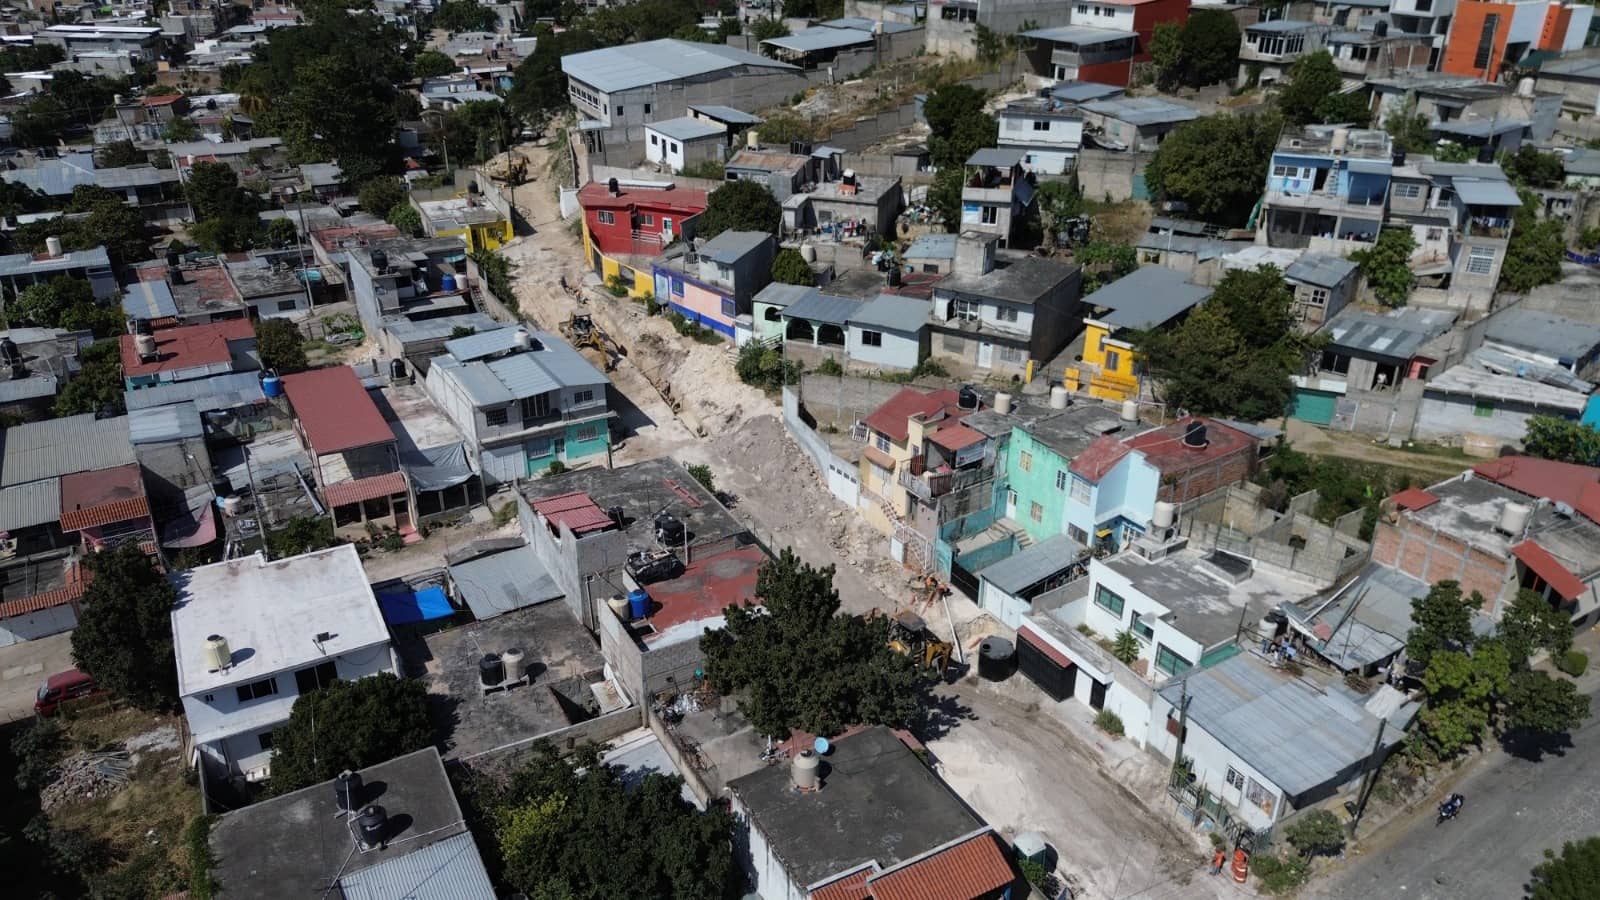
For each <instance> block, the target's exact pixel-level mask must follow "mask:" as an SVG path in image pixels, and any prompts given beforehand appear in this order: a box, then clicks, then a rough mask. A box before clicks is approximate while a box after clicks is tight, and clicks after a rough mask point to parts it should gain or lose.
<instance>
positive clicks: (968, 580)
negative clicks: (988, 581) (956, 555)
mask: <svg viewBox="0 0 1600 900" xmlns="http://www.w3.org/2000/svg"><path fill="white" fill-rule="evenodd" d="M950 586H951V587H953V588H955V589H956V590H958V591H960V592H961V593H963V594H966V595H967V599H968V600H971V601H972V602H974V603H976V602H978V576H977V575H975V574H973V573H972V572H971V571H970V570H968V569H967V567H966V566H963V565H962V564H961V563H958V562H956V561H955V560H951V561H950Z"/></svg>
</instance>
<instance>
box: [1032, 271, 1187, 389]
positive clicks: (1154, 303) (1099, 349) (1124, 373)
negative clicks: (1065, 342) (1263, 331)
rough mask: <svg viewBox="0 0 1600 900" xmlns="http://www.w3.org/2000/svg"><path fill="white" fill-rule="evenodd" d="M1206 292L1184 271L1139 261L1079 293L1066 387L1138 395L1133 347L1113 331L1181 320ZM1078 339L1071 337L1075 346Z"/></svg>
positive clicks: (1063, 379) (1139, 383)
mask: <svg viewBox="0 0 1600 900" xmlns="http://www.w3.org/2000/svg"><path fill="white" fill-rule="evenodd" d="M1210 297H1211V289H1210V288H1205V287H1200V286H1199V285H1196V284H1191V283H1190V282H1189V281H1188V280H1187V279H1186V278H1185V277H1184V275H1183V273H1181V272H1178V271H1175V270H1173V269H1169V268H1165V267H1163V266H1142V267H1140V268H1138V269H1135V270H1134V271H1132V272H1130V273H1128V274H1127V275H1124V276H1122V277H1121V278H1118V279H1117V280H1116V281H1113V282H1111V283H1110V284H1108V285H1106V286H1105V287H1103V288H1101V289H1099V290H1098V291H1095V292H1094V293H1092V294H1090V295H1089V296H1087V297H1085V298H1083V306H1084V308H1085V315H1084V319H1083V334H1082V336H1081V341H1082V346H1081V347H1079V348H1078V352H1075V353H1072V354H1070V355H1071V356H1072V357H1073V361H1072V362H1070V363H1068V364H1067V365H1066V366H1065V367H1064V368H1063V369H1062V376H1061V383H1062V385H1063V386H1064V387H1066V389H1067V390H1069V391H1073V392H1075V393H1085V394H1088V395H1089V396H1091V397H1098V398H1100V399H1102V400H1114V401H1122V400H1137V399H1138V398H1139V396H1140V394H1141V392H1142V381H1141V377H1140V376H1141V366H1140V365H1139V358H1138V352H1137V351H1136V350H1135V349H1134V346H1133V344H1132V343H1130V342H1129V341H1128V340H1127V339H1126V338H1119V337H1116V334H1117V332H1118V331H1121V330H1123V329H1127V330H1130V331H1148V330H1150V329H1154V328H1161V327H1164V326H1166V325H1168V324H1169V323H1172V322H1176V321H1180V320H1181V319H1182V318H1183V317H1184V316H1186V315H1188V313H1189V311H1190V310H1191V309H1193V308H1195V307H1196V306H1199V305H1200V304H1201V303H1204V302H1205V301H1206V300H1207V299H1209V298H1210ZM1078 343H1079V341H1078V340H1074V341H1073V345H1074V346H1075V347H1076V346H1077V344H1078Z"/></svg>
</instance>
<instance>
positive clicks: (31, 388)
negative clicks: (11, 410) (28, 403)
mask: <svg viewBox="0 0 1600 900" xmlns="http://www.w3.org/2000/svg"><path fill="white" fill-rule="evenodd" d="M56 387H57V382H56V377H55V376H54V375H29V376H28V377H26V378H13V379H11V380H10V381H0V403H20V402H22V401H24V400H38V399H40V398H42V397H54V396H55V395H56Z"/></svg>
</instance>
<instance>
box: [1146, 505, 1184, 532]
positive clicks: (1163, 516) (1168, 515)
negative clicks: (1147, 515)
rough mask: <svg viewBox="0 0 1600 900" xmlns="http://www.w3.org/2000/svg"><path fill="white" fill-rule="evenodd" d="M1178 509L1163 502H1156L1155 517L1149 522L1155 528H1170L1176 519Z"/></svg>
mask: <svg viewBox="0 0 1600 900" xmlns="http://www.w3.org/2000/svg"><path fill="white" fill-rule="evenodd" d="M1177 512H1178V508H1177V507H1176V506H1173V505H1172V504H1171V503H1168V502H1167V501H1165V500H1157V501H1156V515H1155V518H1154V519H1152V520H1151V522H1152V523H1153V524H1154V525H1155V526H1156V527H1157V528H1171V527H1172V521H1173V519H1175V518H1176V517H1177Z"/></svg>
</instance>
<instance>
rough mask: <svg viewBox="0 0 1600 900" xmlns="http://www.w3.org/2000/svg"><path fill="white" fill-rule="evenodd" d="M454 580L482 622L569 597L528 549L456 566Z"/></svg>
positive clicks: (451, 575)
mask: <svg viewBox="0 0 1600 900" xmlns="http://www.w3.org/2000/svg"><path fill="white" fill-rule="evenodd" d="M450 578H451V579H452V580H453V581H454V582H455V585H456V593H457V594H459V595H460V597H461V599H462V601H463V602H465V603H466V604H467V608H468V609H470V610H472V614H473V615H474V616H475V617H477V618H478V620H479V621H482V620H484V619H492V618H494V617H495V616H498V615H500V614H501V613H508V612H511V611H512V610H514V609H521V608H523V607H525V606H533V605H534V604H536V603H544V602H547V601H550V600H556V599H559V598H561V597H563V596H566V594H565V592H564V591H562V590H561V588H560V587H559V586H557V585H556V582H555V579H553V578H551V577H550V573H549V572H548V571H547V570H546V569H545V567H544V564H543V563H541V562H540V561H539V557H538V556H537V555H536V554H535V553H534V552H533V548H532V547H528V546H526V545H524V546H521V547H517V548H515V549H512V550H505V551H502V552H500V553H491V554H487V555H485V556H480V557H477V558H476V559H471V560H468V561H466V562H462V563H456V564H453V565H451V566H450Z"/></svg>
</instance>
